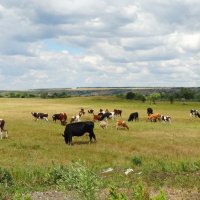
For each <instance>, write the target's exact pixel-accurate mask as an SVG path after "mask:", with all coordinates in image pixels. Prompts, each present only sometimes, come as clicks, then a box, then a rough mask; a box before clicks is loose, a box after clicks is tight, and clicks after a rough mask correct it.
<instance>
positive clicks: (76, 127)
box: [63, 121, 96, 145]
mask: <svg viewBox="0 0 200 200" xmlns="http://www.w3.org/2000/svg"><path fill="white" fill-rule="evenodd" d="M93 129H94V122H92V121H86V122H76V123H71V124H67V125H66V127H65V131H64V135H63V137H64V138H65V142H66V144H69V145H71V144H72V137H74V136H82V135H84V134H85V133H89V137H90V142H91V141H92V139H94V140H95V141H96V136H95V134H94V131H93Z"/></svg>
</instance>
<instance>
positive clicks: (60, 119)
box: [52, 112, 67, 126]
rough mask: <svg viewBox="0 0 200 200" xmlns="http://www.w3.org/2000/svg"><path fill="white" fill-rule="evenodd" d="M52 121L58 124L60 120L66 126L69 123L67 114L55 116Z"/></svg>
mask: <svg viewBox="0 0 200 200" xmlns="http://www.w3.org/2000/svg"><path fill="white" fill-rule="evenodd" d="M52 119H53V121H54V122H56V120H59V121H60V123H61V125H63V126H64V125H66V122H67V114H66V113H64V112H62V113H59V114H54V115H53V116H52Z"/></svg>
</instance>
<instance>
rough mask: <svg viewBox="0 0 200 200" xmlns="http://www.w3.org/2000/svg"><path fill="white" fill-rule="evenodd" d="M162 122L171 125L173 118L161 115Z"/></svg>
mask: <svg viewBox="0 0 200 200" xmlns="http://www.w3.org/2000/svg"><path fill="white" fill-rule="evenodd" d="M161 121H162V122H168V123H171V117H170V116H169V115H161Z"/></svg>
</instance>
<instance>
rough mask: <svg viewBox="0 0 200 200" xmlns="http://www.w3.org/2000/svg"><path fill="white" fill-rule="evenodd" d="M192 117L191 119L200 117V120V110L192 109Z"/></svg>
mask: <svg viewBox="0 0 200 200" xmlns="http://www.w3.org/2000/svg"><path fill="white" fill-rule="evenodd" d="M190 116H191V117H199V118H200V114H199V112H198V110H196V109H191V110H190Z"/></svg>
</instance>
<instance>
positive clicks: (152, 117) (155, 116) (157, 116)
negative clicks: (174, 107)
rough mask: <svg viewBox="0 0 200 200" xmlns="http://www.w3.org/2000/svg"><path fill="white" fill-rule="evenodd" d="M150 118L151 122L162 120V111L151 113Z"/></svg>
mask: <svg viewBox="0 0 200 200" xmlns="http://www.w3.org/2000/svg"><path fill="white" fill-rule="evenodd" d="M148 120H149V121H151V122H157V120H158V121H160V120H161V114H160V113H155V114H151V115H149V116H148Z"/></svg>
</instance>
